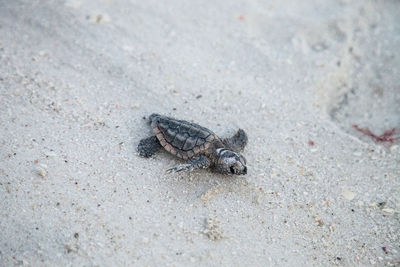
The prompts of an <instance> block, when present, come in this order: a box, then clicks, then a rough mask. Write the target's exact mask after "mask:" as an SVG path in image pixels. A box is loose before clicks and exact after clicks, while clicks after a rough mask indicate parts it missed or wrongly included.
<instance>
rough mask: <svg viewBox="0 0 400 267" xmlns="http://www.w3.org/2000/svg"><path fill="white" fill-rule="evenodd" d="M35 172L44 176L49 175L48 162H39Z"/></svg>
mask: <svg viewBox="0 0 400 267" xmlns="http://www.w3.org/2000/svg"><path fill="white" fill-rule="evenodd" d="M35 173H36V174H37V175H39V176H41V177H43V178H45V177H46V176H47V165H46V164H39V165H38V166H36V168H35Z"/></svg>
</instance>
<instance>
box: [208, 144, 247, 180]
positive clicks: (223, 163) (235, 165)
mask: <svg viewBox="0 0 400 267" xmlns="http://www.w3.org/2000/svg"><path fill="white" fill-rule="evenodd" d="M216 154H217V157H216V158H217V162H216V164H215V168H216V170H217V171H218V172H220V173H223V174H236V175H242V174H247V167H246V159H245V158H244V157H243V156H242V155H240V154H238V153H236V152H233V151H231V150H228V149H225V148H218V149H217V150H216Z"/></svg>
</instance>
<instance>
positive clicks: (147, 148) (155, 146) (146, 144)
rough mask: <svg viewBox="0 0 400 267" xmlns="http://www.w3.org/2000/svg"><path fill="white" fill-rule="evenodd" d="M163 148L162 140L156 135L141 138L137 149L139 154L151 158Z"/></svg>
mask: <svg viewBox="0 0 400 267" xmlns="http://www.w3.org/2000/svg"><path fill="white" fill-rule="evenodd" d="M161 148H162V146H161V144H160V141H158V139H157V137H156V136H150V137H148V138H145V139H142V140H140V142H139V144H138V146H137V150H138V152H139V155H140V156H142V157H145V158H149V157H151V156H153V155H154V154H156V153H157V152H158V151H159V150H160V149H161Z"/></svg>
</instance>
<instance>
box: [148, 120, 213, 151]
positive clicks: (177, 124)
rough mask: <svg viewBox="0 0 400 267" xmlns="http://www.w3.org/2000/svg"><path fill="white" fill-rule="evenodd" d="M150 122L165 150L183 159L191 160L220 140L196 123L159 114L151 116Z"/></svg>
mask: <svg viewBox="0 0 400 267" xmlns="http://www.w3.org/2000/svg"><path fill="white" fill-rule="evenodd" d="M150 121H151V128H152V129H153V132H154V133H155V135H156V136H157V139H158V140H159V141H160V143H161V145H162V146H163V147H164V148H165V150H167V151H168V152H170V153H172V154H174V155H176V156H178V157H180V158H182V159H190V158H192V157H194V156H196V155H198V154H199V153H202V152H204V151H206V150H207V149H208V148H209V147H210V145H211V143H212V142H213V141H215V140H217V139H219V138H218V137H217V136H216V135H215V134H214V133H213V132H212V131H210V130H209V129H207V128H204V127H202V126H200V125H197V124H195V123H190V122H187V121H182V120H176V119H173V118H170V117H166V116H162V115H158V114H153V115H151V116H150Z"/></svg>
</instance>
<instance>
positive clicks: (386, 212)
mask: <svg viewBox="0 0 400 267" xmlns="http://www.w3.org/2000/svg"><path fill="white" fill-rule="evenodd" d="M382 211H383V213H385V214H387V215H392V214H393V213H394V210H393V209H389V208H386V209H382Z"/></svg>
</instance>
